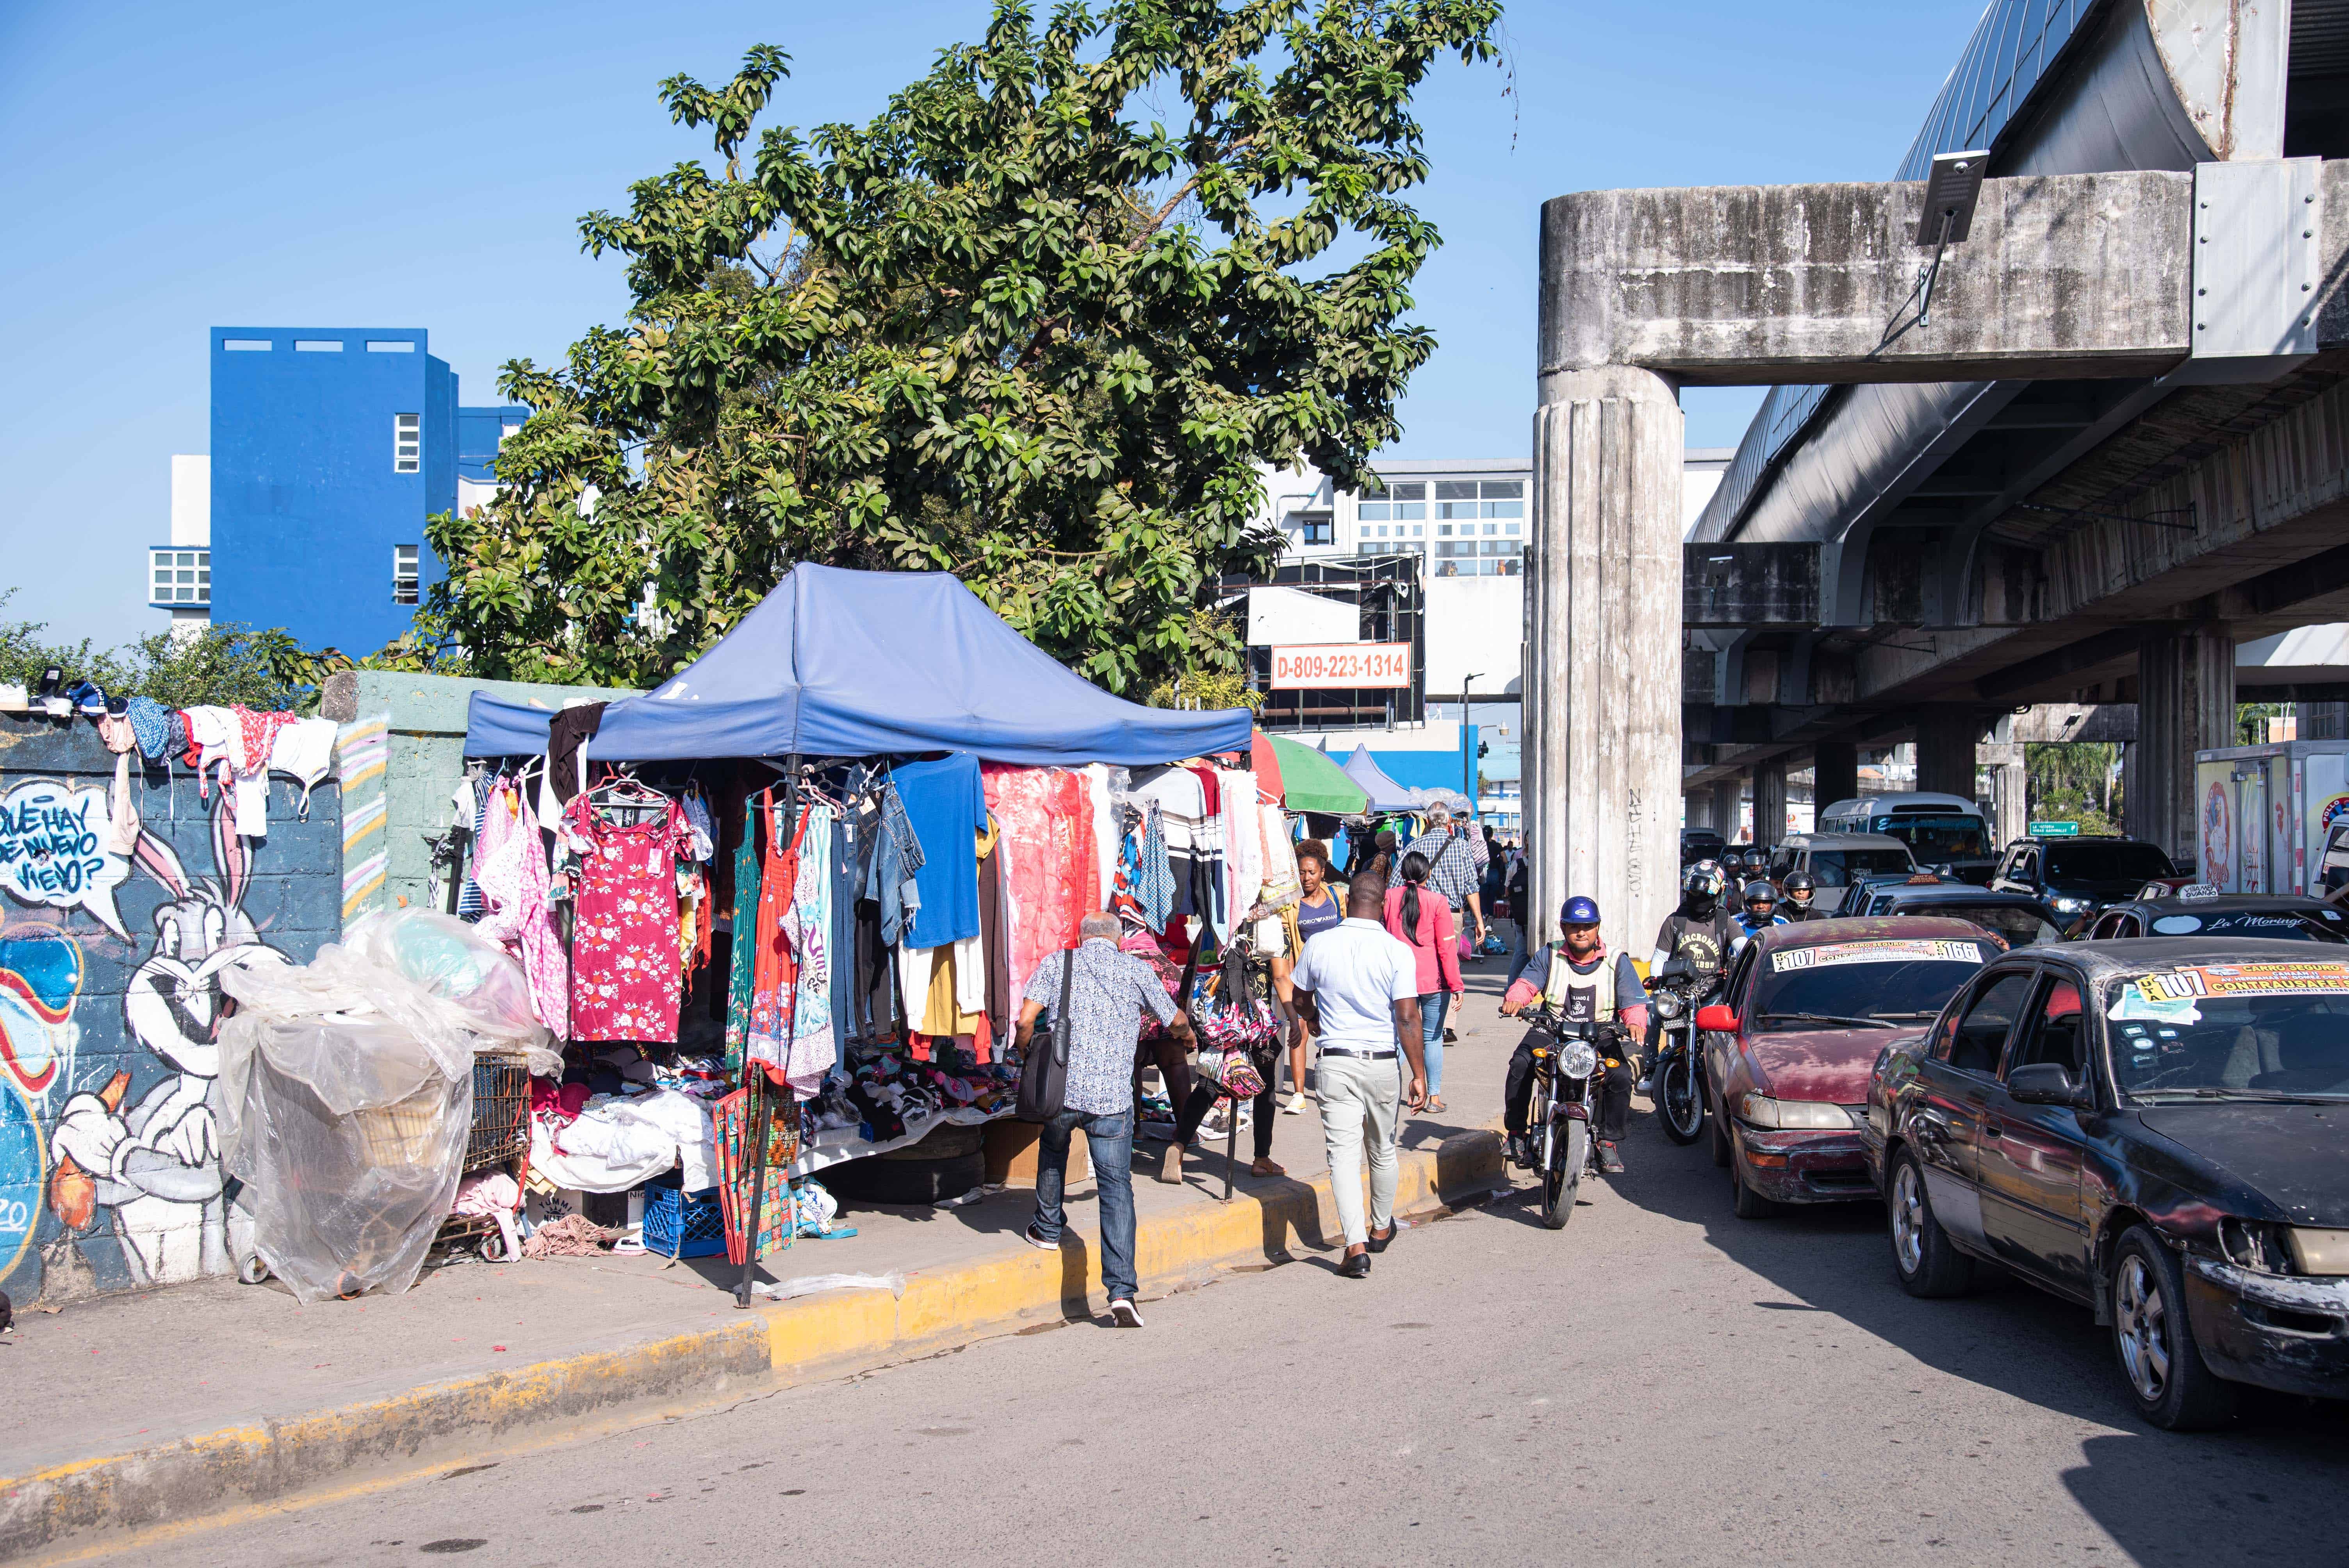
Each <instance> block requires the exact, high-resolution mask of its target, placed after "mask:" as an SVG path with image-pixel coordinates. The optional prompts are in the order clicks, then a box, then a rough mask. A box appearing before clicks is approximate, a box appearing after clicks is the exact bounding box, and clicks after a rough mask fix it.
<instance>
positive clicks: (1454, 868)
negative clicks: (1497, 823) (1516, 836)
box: [1403, 800, 1486, 946]
mask: <svg viewBox="0 0 2349 1568" xmlns="http://www.w3.org/2000/svg"><path fill="white" fill-rule="evenodd" d="M1403 852H1404V853H1405V854H1412V853H1418V854H1423V855H1425V856H1426V857H1427V891H1428V892H1432V893H1437V894H1440V895H1441V896H1442V897H1443V899H1444V903H1448V904H1450V905H1451V906H1452V914H1453V923H1454V926H1455V927H1457V928H1458V929H1460V930H1462V931H1465V930H1466V929H1467V926H1466V924H1465V923H1463V922H1462V921H1461V919H1460V916H1462V915H1463V914H1465V915H1466V916H1467V917H1468V919H1469V920H1471V921H1474V922H1475V925H1476V942H1477V944H1478V945H1479V946H1481V945H1483V944H1484V941H1485V906H1484V903H1483V900H1482V899H1481V898H1479V896H1478V894H1477V891H1476V890H1477V884H1478V883H1479V882H1482V881H1483V880H1484V876H1485V856H1486V851H1485V841H1484V840H1483V839H1482V838H1480V837H1479V836H1478V835H1476V834H1475V833H1473V832H1469V831H1466V830H1464V829H1461V828H1456V827H1454V824H1453V821H1452V808H1451V807H1449V806H1447V805H1445V804H1444V802H1442V801H1441V800H1439V801H1437V802H1436V803H1435V804H1434V805H1433V806H1430V807H1429V808H1428V809H1427V831H1425V832H1423V833H1422V834H1420V836H1419V837H1417V838H1415V839H1413V841H1411V843H1410V845H1409V847H1408V848H1406V849H1405V850H1404V851H1403Z"/></svg>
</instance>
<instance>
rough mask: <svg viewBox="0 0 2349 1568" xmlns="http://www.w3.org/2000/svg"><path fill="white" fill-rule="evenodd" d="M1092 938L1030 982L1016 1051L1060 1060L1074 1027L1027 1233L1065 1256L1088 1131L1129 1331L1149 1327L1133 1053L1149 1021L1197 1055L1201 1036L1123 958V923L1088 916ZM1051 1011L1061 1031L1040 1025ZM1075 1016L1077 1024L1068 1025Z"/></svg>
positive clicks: (1117, 1294) (1117, 1297) (1116, 1313)
mask: <svg viewBox="0 0 2349 1568" xmlns="http://www.w3.org/2000/svg"><path fill="white" fill-rule="evenodd" d="M1078 929H1079V931H1080V932H1081V935H1082V940H1081V941H1080V942H1079V943H1078V944H1077V945H1076V948H1075V949H1074V951H1073V952H1071V953H1048V954H1045V955H1044V961H1043V962H1042V963H1040V964H1039V965H1036V973H1035V974H1033V975H1030V976H1029V978H1028V987H1027V990H1026V991H1025V992H1024V993H1023V994H1022V999H1021V1002H1020V1006H1019V1030H1018V1033H1017V1036H1016V1037H1015V1039H1014V1044H1015V1046H1016V1047H1018V1049H1019V1053H1020V1056H1021V1059H1022V1060H1025V1059H1026V1057H1027V1053H1029V1052H1030V1051H1035V1050H1050V1049H1051V1048H1052V1042H1053V1037H1054V1033H1055V1030H1056V1029H1057V1028H1058V1027H1059V1026H1061V1025H1063V1024H1065V1026H1066V1030H1065V1032H1066V1034H1067V1037H1068V1047H1069V1056H1068V1075H1067V1078H1066V1081H1065V1087H1064V1088H1063V1091H1062V1094H1061V1111H1060V1114H1059V1115H1057V1116H1054V1117H1052V1118H1051V1119H1050V1120H1048V1121H1046V1122H1045V1123H1044V1131H1043V1138H1042V1141H1041V1143H1040V1147H1039V1149H1038V1150H1037V1156H1036V1217H1035V1219H1034V1220H1032V1221H1031V1222H1030V1223H1029V1225H1028V1229H1027V1231H1026V1233H1025V1234H1026V1238H1027V1242H1028V1244H1029V1245H1030V1246H1031V1247H1040V1248H1042V1249H1044V1250H1045V1251H1047V1252H1052V1251H1057V1250H1058V1249H1059V1247H1060V1245H1061V1229H1062V1227H1063V1226H1064V1225H1065V1223H1066V1222H1067V1216H1066V1215H1065V1214H1063V1213H1062V1212H1061V1192H1062V1191H1064V1190H1065V1188H1066V1187H1067V1185H1068V1178H1069V1140H1070V1135H1071V1133H1073V1132H1075V1131H1076V1130H1077V1129H1079V1128H1082V1129H1084V1132H1085V1148H1086V1150H1087V1152H1089V1153H1091V1154H1092V1159H1093V1191H1095V1192H1096V1193H1098V1194H1099V1195H1100V1197H1101V1230H1102V1288H1103V1289H1104V1290H1106V1291H1107V1292H1108V1293H1109V1315H1110V1321H1111V1322H1112V1323H1114V1324H1116V1325H1117V1326H1119V1327H1120V1328H1139V1327H1141V1326H1142V1314H1141V1312H1140V1311H1139V1310H1138V1309H1137V1308H1136V1307H1135V1306H1134V1305H1133V1293H1134V1291H1135V1289H1136V1288H1137V1287H1138V1286H1139V1285H1140V1284H1141V1282H1140V1281H1139V1280H1137V1279H1136V1278H1134V1274H1133V1047H1134V1044H1135V1042H1136V1041H1137V1040H1138V1039H1139V1038H1140V1037H1141V1032H1142V1030H1141V1026H1142V1017H1143V1014H1144V1013H1148V1014H1150V1015H1151V1016H1154V1017H1155V1018H1157V1020H1158V1021H1159V1022H1160V1023H1162V1024H1164V1025H1165V1026H1166V1027H1167V1031H1168V1033H1170V1034H1171V1035H1173V1036H1174V1039H1175V1041H1176V1043H1177V1044H1178V1045H1180V1046H1181V1047H1183V1048H1184V1049H1185V1050H1186V1051H1187V1050H1188V1049H1189V1048H1190V1047H1191V1045H1192V1043H1193V1042H1192V1035H1191V1026H1190V1023H1189V1021H1188V1020H1186V1019H1185V1017H1184V1016H1182V1015H1181V1014H1180V1013H1179V1012H1177V1011H1176V1010H1175V1007H1174V998H1173V997H1171V996H1169V995H1167V994H1166V987H1165V985H1164V984H1162V983H1161V982H1160V980H1159V978H1158V976H1157V975H1155V974H1154V973H1153V972H1152V970H1151V968H1150V965H1147V964H1144V963H1143V961H1142V960H1141V959H1139V958H1136V957H1135V956H1134V955H1133V954H1131V953H1121V952H1119V951H1118V948H1117V938H1118V933H1119V931H1120V930H1121V929H1122V928H1121V927H1120V925H1119V923H1118V919H1117V916H1115V915H1113V914H1110V913H1104V912H1102V911H1098V910H1097V911H1095V912H1094V913H1091V914H1088V915H1086V916H1085V918H1084V920H1083V922H1082V923H1081V925H1080V926H1079V928H1078ZM1048 1009H1049V1010H1050V1016H1051V1020H1052V1021H1051V1023H1050V1024H1048V1025H1046V1026H1044V1027H1042V1028H1039V1027H1038V1026H1037V1025H1038V1020H1039V1019H1040V1018H1043V1017H1044V1016H1046V1013H1047V1010H1048ZM1063 1012H1065V1013H1066V1015H1067V1016H1066V1017H1065V1018H1062V1016H1061V1015H1062V1013H1063Z"/></svg>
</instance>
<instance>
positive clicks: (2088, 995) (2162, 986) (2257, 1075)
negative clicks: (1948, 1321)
mask: <svg viewBox="0 0 2349 1568" xmlns="http://www.w3.org/2000/svg"><path fill="white" fill-rule="evenodd" d="M1867 1123H1868V1125H1867V1126H1866V1127H1865V1128H1864V1129H1863V1130H1862V1132H1861V1140H1862V1142H1863V1144H1864V1146H1865V1148H1866V1157H1867V1161H1868V1172H1869V1175H1870V1176H1871V1177H1872V1178H1873V1179H1874V1181H1875V1182H1876V1185H1877V1188H1878V1191H1881V1192H1882V1193H1883V1194H1884V1196H1885V1201H1886V1202H1887V1204H1888V1206H1889V1211H1890V1229H1891V1240H1892V1262H1893V1268H1894V1270H1895V1272H1896V1273H1897V1274H1899V1279H1900V1283H1901V1284H1902V1285H1903V1286H1904V1287H1905V1288H1906V1289H1907V1290H1908V1291H1909V1294H1910V1295H1920V1296H1936V1295H1957V1294H1959V1293H1960V1292H1962V1291H1963V1290H1964V1289H1965V1288H1966V1287H1967V1285H1968V1284H1969V1283H1970V1281H1971V1276H1972V1274H1973V1270H1974V1265H1975V1264H1976V1262H1977V1261H1983V1262H1989V1263H1994V1264H2002V1265H2003V1266H2005V1267H2006V1268H2008V1269H2010V1270H2012V1271H2013V1272H2014V1273H2015V1274H2019V1275H2021V1276H2022V1277H2023V1278H2024V1279H2026V1280H2029V1281H2030V1282H2031V1283H2032V1284H2036V1285H2039V1286H2040V1287H2041V1288H2043V1289H2045V1290H2048V1291H2052V1292H2054V1294H2056V1295H2061V1296H2064V1297H2066V1298H2068V1299H2070V1300H2073V1301H2076V1302H2079V1303H2081V1304H2082V1305H2086V1306H2089V1307H2091V1308H2093V1309H2094V1310H2095V1314H2096V1321H2097V1322H2099V1323H2103V1324H2109V1325H2110V1326H2111V1327H2112V1332H2113V1344H2114V1348H2115V1349H2116V1352H2117V1353H2118V1355H2119V1357H2120V1364H2121V1369H2122V1371H2123V1373H2124V1374H2125V1375H2126V1380H2127V1387H2128V1388H2129V1391H2130V1395H2131V1397H2132V1398H2134V1399H2135V1400H2136V1401H2137V1409H2138V1411H2139V1412H2140V1413H2141V1414H2142V1415H2143V1416H2144V1417H2145V1418H2146V1419H2147V1420H2148V1421H2150V1422H2152V1423H2153V1424H2155V1425H2156V1426H2160V1427H2168V1428H2173V1429H2192V1428H2198V1427H2208V1426H2212V1425H2216V1424H2218V1423H2220V1422H2222V1421H2224V1420H2226V1419H2227V1418H2229V1417H2230V1415H2231V1413H2232V1410H2233V1407H2234V1395H2235V1388H2234V1385H2235V1384H2237V1383H2252V1384H2258V1385H2261V1386H2262V1387H2270V1388H2278V1389H2282V1390H2284V1391H2286V1392H2289V1393H2297V1394H2308V1395H2320V1396H2323V1397H2326V1398H2349V954H2333V953H2331V952H2330V950H2329V949H2325V948H2320V947H2314V946H2312V945H2311V944H2307V943H2302V942H2278V941H2271V940H2257V939H2242V940H2227V939H2220V940H2215V941H2214V940H2211V939H2209V938H2205V937H2191V938H2175V937H2143V938H2138V939H2136V940H2133V941H2126V942H2078V943H2066V944H2056V945H2040V946H2033V947H2026V948H2023V949H2020V950H2018V951H2015V952H2013V953H2009V954H2004V955H2002V957H2000V958H1998V959H1997V960H1995V961H1994V962H1992V964H1990V965H1987V966H1985V967H1984V968H1983V970H1982V973H1981V974H1979V975H1976V976H1975V977H1974V978H1973V979H1972V980H1971V981H1970V982H1969V983H1968V984H1967V985H1965V987H1964V988H1963V989H1961V990H1960V991H1959V992H1958V994H1957V995H1955V996H1953V997H1952V998H1951V1001H1950V1005H1949V1006H1947V1007H1945V1008H1943V1009H1942V1012H1941V1016H1940V1018H1939V1020H1937V1021H1936V1022H1935V1024H1934V1025H1933V1026H1932V1028H1931V1029H1930V1031H1928V1032H1927V1033H1925V1034H1923V1035H1920V1036H1915V1037H1907V1038H1903V1039H1900V1040H1898V1041H1896V1042H1894V1043H1893V1044H1892V1045H1890V1046H1889V1047H1886V1049H1885V1051H1884V1052H1883V1054H1882V1055H1881V1056H1880V1057H1878V1059H1877V1063H1876V1067H1875V1070H1874V1072H1873V1073H1872V1074H1871V1075H1870V1078H1869V1084H1868V1113H1867Z"/></svg>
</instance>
